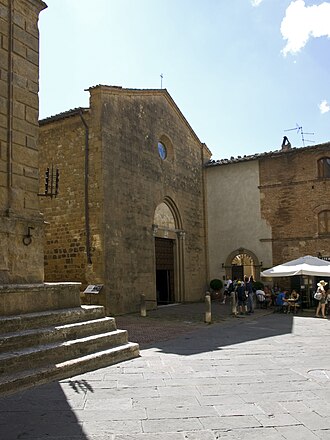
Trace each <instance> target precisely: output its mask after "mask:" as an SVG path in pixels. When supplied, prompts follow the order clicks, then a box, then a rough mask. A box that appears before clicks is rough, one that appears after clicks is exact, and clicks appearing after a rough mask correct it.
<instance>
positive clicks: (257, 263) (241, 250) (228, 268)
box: [225, 247, 261, 280]
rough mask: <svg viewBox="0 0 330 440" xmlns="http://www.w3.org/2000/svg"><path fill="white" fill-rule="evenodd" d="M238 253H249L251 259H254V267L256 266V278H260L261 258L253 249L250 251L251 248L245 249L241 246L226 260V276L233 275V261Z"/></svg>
mask: <svg viewBox="0 0 330 440" xmlns="http://www.w3.org/2000/svg"><path fill="white" fill-rule="evenodd" d="M238 255H247V256H248V257H250V258H251V260H252V261H253V268H254V274H255V276H254V278H255V280H259V279H260V268H261V264H260V261H259V258H258V257H257V256H256V254H255V253H254V252H252V251H250V250H249V249H245V248H243V247H240V248H238V249H236V250H234V251H232V252H231V253H230V254H229V255H228V257H227V258H226V262H225V270H226V276H231V270H232V262H233V260H234V259H235V257H237V256H238Z"/></svg>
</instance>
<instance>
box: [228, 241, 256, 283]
mask: <svg viewBox="0 0 330 440" xmlns="http://www.w3.org/2000/svg"><path fill="white" fill-rule="evenodd" d="M260 267H261V265H260V263H259V259H258V258H257V256H256V255H255V254H254V253H253V252H251V251H249V250H248V249H243V248H239V249H237V250H235V251H233V252H231V253H230V254H229V255H228V257H227V259H226V264H225V269H226V276H227V277H230V278H231V279H232V280H234V279H238V280H243V278H244V276H248V277H251V276H252V277H253V279H254V280H259V279H260Z"/></svg>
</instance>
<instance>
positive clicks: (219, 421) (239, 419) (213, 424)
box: [200, 416, 261, 430]
mask: <svg viewBox="0 0 330 440" xmlns="http://www.w3.org/2000/svg"><path fill="white" fill-rule="evenodd" d="M200 421H201V423H202V424H203V427H204V428H205V429H215V430H217V429H221V430H227V429H237V428H256V427H258V426H261V423H260V422H258V420H257V419H256V418H255V417H253V416H228V417H207V418H203V419H200Z"/></svg>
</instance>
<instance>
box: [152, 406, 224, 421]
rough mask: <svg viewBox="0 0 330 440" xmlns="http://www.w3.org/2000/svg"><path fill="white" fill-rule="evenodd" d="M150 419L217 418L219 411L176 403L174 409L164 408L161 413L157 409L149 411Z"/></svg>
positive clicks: (207, 407) (208, 407)
mask: <svg viewBox="0 0 330 440" xmlns="http://www.w3.org/2000/svg"><path fill="white" fill-rule="evenodd" d="M147 414H148V419H149V420H153V419H180V418H181V419H184V418H187V417H189V418H202V417H210V416H214V417H216V416H217V411H216V410H215V409H214V408H213V407H210V406H200V405H198V406H184V407H178V406H176V402H175V404H174V405H173V406H172V407H166V408H163V409H162V411H159V409H158V408H157V407H154V408H149V409H148V410H147Z"/></svg>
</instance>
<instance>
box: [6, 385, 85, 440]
mask: <svg viewBox="0 0 330 440" xmlns="http://www.w3.org/2000/svg"><path fill="white" fill-rule="evenodd" d="M72 382H75V383H74V384H73V383H72V384H70V386H71V387H73V388H74V390H75V391H76V392H75V394H74V395H73V396H72V397H71V398H70V399H68V397H67V396H66V395H65V393H64V391H63V390H62V388H61V386H60V384H59V383H57V382H52V383H50V384H47V385H42V386H39V387H36V388H33V389H30V390H27V391H23V392H20V393H16V394H14V395H11V396H8V397H3V398H1V399H0V439H1V440H17V439H24V440H25V439H26V440H41V439H42V440H44V439H49V440H52V439H61V438H65V439H74V440H88V438H87V437H86V435H85V434H84V432H83V430H82V428H81V426H80V424H79V421H78V420H77V417H76V415H75V413H74V410H75V409H82V408H83V405H84V398H85V393H86V389H89V392H91V390H90V385H89V384H88V383H87V382H86V381H82V383H77V382H78V381H72Z"/></svg>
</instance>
